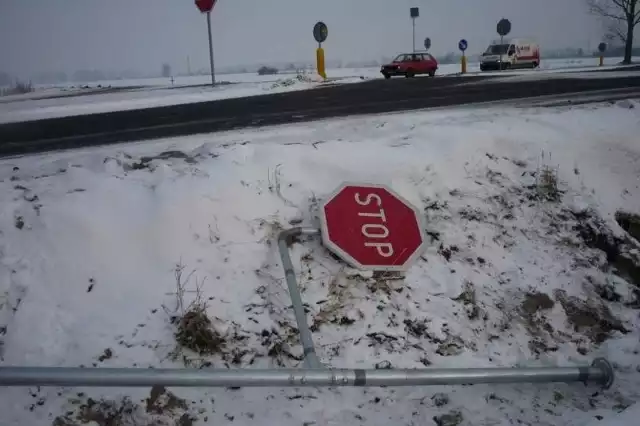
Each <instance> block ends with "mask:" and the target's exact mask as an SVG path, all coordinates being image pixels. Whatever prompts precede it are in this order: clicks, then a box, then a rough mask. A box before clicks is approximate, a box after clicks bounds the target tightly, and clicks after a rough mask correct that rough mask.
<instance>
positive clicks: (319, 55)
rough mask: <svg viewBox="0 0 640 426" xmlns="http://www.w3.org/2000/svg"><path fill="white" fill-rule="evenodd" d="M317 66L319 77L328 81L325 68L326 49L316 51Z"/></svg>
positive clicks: (320, 48)
mask: <svg viewBox="0 0 640 426" xmlns="http://www.w3.org/2000/svg"><path fill="white" fill-rule="evenodd" d="M316 66H317V69H318V75H320V77H322V78H324V79H325V80H326V79H327V73H326V72H325V68H324V49H323V48H322V47H318V48H317V49H316Z"/></svg>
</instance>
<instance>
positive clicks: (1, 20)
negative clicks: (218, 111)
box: [0, 0, 602, 76]
mask: <svg viewBox="0 0 640 426" xmlns="http://www.w3.org/2000/svg"><path fill="white" fill-rule="evenodd" d="M411 6H419V7H420V18H418V20H417V21H416V27H417V29H416V33H417V37H416V38H417V39H418V40H419V41H418V43H419V45H421V44H422V40H424V37H426V36H429V37H431V39H432V41H433V47H432V52H433V53H435V54H443V53H446V52H448V51H454V50H456V49H457V47H456V46H457V42H458V40H459V39H460V38H462V37H464V38H466V39H468V40H469V45H470V47H469V52H471V53H479V52H481V51H483V50H484V49H485V48H486V46H487V44H488V43H489V42H490V41H491V40H492V39H494V38H496V34H495V26H496V22H497V20H498V19H499V18H502V17H506V18H509V19H510V20H511V22H512V25H513V30H512V34H511V35H513V36H526V37H534V38H536V39H537V40H538V41H539V42H540V43H541V46H542V49H544V48H556V47H572V46H573V47H587V45H588V44H590V45H591V47H594V46H596V45H597V43H598V42H599V41H600V37H601V35H602V31H601V26H600V24H598V22H597V20H596V19H594V18H593V17H592V16H589V15H588V13H587V9H586V7H585V0H219V2H218V4H217V5H216V7H215V9H214V12H213V37H214V49H215V56H216V64H217V65H220V66H229V65H240V64H256V63H262V62H280V61H308V62H313V61H314V60H315V48H316V44H315V41H314V40H313V36H312V28H313V25H314V23H315V22H316V21H318V20H322V21H324V22H325V23H326V24H327V25H328V27H329V38H328V39H327V42H326V43H325V45H324V47H325V51H326V57H327V60H332V59H340V60H342V61H345V62H348V61H351V60H367V59H379V58H381V57H383V56H386V57H388V56H393V55H395V54H396V53H399V52H401V51H406V50H410V49H411V20H410V18H409V7H411ZM187 56H189V57H190V58H191V66H192V69H198V68H205V67H207V65H208V53H207V36H206V21H205V17H204V15H201V14H200V13H199V11H198V10H197V9H196V7H195V5H194V2H193V0H0V58H1V60H0V70H3V71H6V72H9V73H12V74H14V75H18V76H20V75H28V74H31V73H35V72H38V71H58V70H59V71H65V72H72V71H75V70H78V69H100V70H113V71H118V70H126V69H131V70H136V71H139V72H145V73H147V72H160V67H161V64H162V63H163V62H168V63H170V64H171V66H172V67H173V69H174V71H178V72H181V71H183V70H186V67H187V65H186V63H187Z"/></svg>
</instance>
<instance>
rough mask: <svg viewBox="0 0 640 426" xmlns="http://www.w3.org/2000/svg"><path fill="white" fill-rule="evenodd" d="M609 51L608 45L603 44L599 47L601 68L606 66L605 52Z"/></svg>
mask: <svg viewBox="0 0 640 426" xmlns="http://www.w3.org/2000/svg"><path fill="white" fill-rule="evenodd" d="M606 51H607V43H605V42H602V43H600V44H599V45H598V52H600V62H599V64H598V65H599V66H603V65H604V52H606Z"/></svg>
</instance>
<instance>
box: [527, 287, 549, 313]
mask: <svg viewBox="0 0 640 426" xmlns="http://www.w3.org/2000/svg"><path fill="white" fill-rule="evenodd" d="M554 305H555V302H554V301H553V300H552V299H551V298H550V297H549V296H548V295H547V294H545V293H535V292H534V293H527V294H526V295H525V296H524V300H523V301H522V304H521V305H520V308H521V309H522V312H524V313H525V314H528V315H534V314H535V313H536V312H539V311H543V310H549V309H552V308H553V306H554Z"/></svg>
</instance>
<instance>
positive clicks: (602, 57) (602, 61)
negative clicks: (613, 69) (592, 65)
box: [600, 55, 604, 66]
mask: <svg viewBox="0 0 640 426" xmlns="http://www.w3.org/2000/svg"><path fill="white" fill-rule="evenodd" d="M603 65H604V56H602V55H600V66H603Z"/></svg>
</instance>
